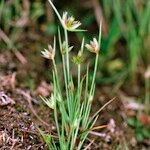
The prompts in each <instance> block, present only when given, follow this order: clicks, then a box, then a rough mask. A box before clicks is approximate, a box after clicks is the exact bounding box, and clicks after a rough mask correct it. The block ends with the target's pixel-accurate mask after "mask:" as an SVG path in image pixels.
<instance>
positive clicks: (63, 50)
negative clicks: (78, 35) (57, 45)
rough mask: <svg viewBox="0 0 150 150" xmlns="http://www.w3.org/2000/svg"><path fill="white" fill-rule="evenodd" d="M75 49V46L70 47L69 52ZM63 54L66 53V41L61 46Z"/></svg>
mask: <svg viewBox="0 0 150 150" xmlns="http://www.w3.org/2000/svg"><path fill="white" fill-rule="evenodd" d="M72 49H73V46H69V47H68V51H69V52H70V51H71V50H72ZM60 51H61V53H62V54H65V53H66V41H64V42H63V43H62V45H61V49H60Z"/></svg>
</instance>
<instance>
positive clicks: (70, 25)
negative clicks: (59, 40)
mask: <svg viewBox="0 0 150 150" xmlns="http://www.w3.org/2000/svg"><path fill="white" fill-rule="evenodd" d="M61 23H62V25H63V27H64V28H65V29H67V30H69V31H75V30H76V29H77V28H78V27H79V26H80V25H81V22H80V21H75V18H74V17H73V16H71V17H68V13H67V12H64V13H63V16H62V18H61Z"/></svg>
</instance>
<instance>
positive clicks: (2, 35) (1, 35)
mask: <svg viewBox="0 0 150 150" xmlns="http://www.w3.org/2000/svg"><path fill="white" fill-rule="evenodd" d="M0 38H1V39H2V40H3V41H4V42H5V43H6V44H7V45H8V47H10V48H11V50H12V52H13V53H14V54H15V56H16V57H17V59H18V60H19V61H20V62H21V63H22V64H26V63H27V60H26V58H25V57H24V56H23V55H22V54H21V53H20V52H19V51H18V49H17V48H16V47H15V46H14V45H13V43H12V42H11V40H10V39H9V38H8V36H7V35H6V34H5V33H4V31H3V30H2V29H0Z"/></svg>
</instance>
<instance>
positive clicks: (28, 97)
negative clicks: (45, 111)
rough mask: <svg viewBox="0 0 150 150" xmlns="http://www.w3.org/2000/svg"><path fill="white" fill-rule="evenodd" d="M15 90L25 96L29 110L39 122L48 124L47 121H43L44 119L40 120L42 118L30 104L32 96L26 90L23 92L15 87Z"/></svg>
mask: <svg viewBox="0 0 150 150" xmlns="http://www.w3.org/2000/svg"><path fill="white" fill-rule="evenodd" d="M17 92H18V93H19V94H21V95H23V96H24V97H25V98H26V100H27V101H28V104H29V108H30V110H31V111H32V113H33V114H34V115H35V116H36V117H37V119H38V120H39V121H40V122H42V123H43V124H45V125H46V126H49V124H48V123H47V122H45V121H44V120H42V119H41V118H40V117H39V116H38V115H37V113H36V111H35V109H34V108H33V106H32V103H31V101H32V97H31V96H30V94H28V93H26V92H24V91H23V90H20V89H17Z"/></svg>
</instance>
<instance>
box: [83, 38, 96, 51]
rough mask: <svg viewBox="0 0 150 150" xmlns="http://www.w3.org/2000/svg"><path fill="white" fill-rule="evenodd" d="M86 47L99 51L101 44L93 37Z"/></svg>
mask: <svg viewBox="0 0 150 150" xmlns="http://www.w3.org/2000/svg"><path fill="white" fill-rule="evenodd" d="M85 47H86V48H87V49H88V50H89V51H90V52H92V53H96V54H97V53H98V52H99V44H98V41H97V40H96V38H93V41H90V44H86V45H85Z"/></svg>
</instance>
